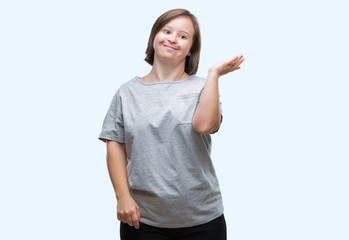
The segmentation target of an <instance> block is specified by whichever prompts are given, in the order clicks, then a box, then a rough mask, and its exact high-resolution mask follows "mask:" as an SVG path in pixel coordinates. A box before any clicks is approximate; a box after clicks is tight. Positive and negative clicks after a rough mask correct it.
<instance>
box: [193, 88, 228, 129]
mask: <svg viewBox="0 0 349 240" xmlns="http://www.w3.org/2000/svg"><path fill="white" fill-rule="evenodd" d="M203 90H204V88H202V89H201V91H200V95H199V98H198V102H197V104H196V107H195V111H194V114H195V113H196V110H197V108H198V106H199V103H200V99H201V95H202V92H203ZM218 97H219V111H220V113H221V124H222V122H223V111H222V102H221V100H220V97H221V95H220V94H219V95H218ZM218 130H219V128H218V129H217V130H216V131H215V132H212V133H210V134H213V133H216V132H218Z"/></svg>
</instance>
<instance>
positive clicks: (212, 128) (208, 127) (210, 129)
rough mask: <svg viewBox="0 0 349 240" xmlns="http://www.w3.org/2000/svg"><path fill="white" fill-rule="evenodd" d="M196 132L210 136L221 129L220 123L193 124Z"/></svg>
mask: <svg viewBox="0 0 349 240" xmlns="http://www.w3.org/2000/svg"><path fill="white" fill-rule="evenodd" d="M192 125H193V129H194V130H195V132H197V133H199V134H210V133H214V132H216V131H217V130H218V129H219V127H220V122H217V123H214V124H192Z"/></svg>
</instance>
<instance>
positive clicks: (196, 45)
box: [144, 9, 201, 75]
mask: <svg viewBox="0 0 349 240" xmlns="http://www.w3.org/2000/svg"><path fill="white" fill-rule="evenodd" d="M178 17H188V18H190V20H191V21H192V23H193V27H194V36H192V45H191V48H190V54H189V55H188V56H187V57H186V60H185V69H184V71H185V72H186V73H187V74H189V75H192V74H195V73H196V72H197V70H198V67H199V59H200V50H201V36H200V28H199V23H198V21H197V19H196V17H195V16H194V15H193V14H191V13H190V12H189V11H188V10H185V9H173V10H170V11H167V12H165V13H164V14H162V15H161V16H160V17H159V18H158V19H157V20H156V21H155V23H154V25H153V28H152V30H151V33H150V36H149V40H148V47H147V50H146V58H145V59H144V60H145V61H146V62H147V63H149V64H150V65H153V63H154V52H155V50H154V45H153V43H154V39H155V37H156V34H157V33H159V31H160V30H162V28H163V27H164V26H165V25H166V24H168V23H169V22H171V21H172V20H174V19H175V18H178Z"/></svg>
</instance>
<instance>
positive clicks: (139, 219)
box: [137, 207, 141, 222]
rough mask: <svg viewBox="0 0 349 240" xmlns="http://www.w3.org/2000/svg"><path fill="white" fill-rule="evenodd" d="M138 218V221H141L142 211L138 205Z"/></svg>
mask: <svg viewBox="0 0 349 240" xmlns="http://www.w3.org/2000/svg"><path fill="white" fill-rule="evenodd" d="M137 219H138V222H140V221H141V213H140V211H139V207H137Z"/></svg>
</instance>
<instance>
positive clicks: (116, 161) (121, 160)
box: [107, 141, 140, 229]
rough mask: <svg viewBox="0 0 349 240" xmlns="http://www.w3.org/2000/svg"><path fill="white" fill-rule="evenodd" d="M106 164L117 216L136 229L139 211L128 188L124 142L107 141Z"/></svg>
mask: <svg viewBox="0 0 349 240" xmlns="http://www.w3.org/2000/svg"><path fill="white" fill-rule="evenodd" d="M107 166H108V171H109V176H110V179H111V182H112V184H113V187H114V190H115V195H116V198H117V218H118V220H120V221H122V222H124V223H127V224H129V225H130V226H134V227H135V228H136V229H138V228H139V221H140V212H139V207H138V205H137V204H136V202H135V201H134V200H133V198H132V197H131V195H130V192H129V190H128V185H127V174H126V150H125V144H124V143H119V142H115V141H107Z"/></svg>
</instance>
